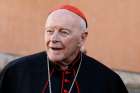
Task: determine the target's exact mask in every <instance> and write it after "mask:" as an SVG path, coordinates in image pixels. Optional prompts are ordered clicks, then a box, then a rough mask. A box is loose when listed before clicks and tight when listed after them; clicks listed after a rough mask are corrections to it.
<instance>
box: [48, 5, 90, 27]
mask: <svg viewBox="0 0 140 93" xmlns="http://www.w3.org/2000/svg"><path fill="white" fill-rule="evenodd" d="M59 9H66V10H68V11H71V12H73V13H74V14H76V15H78V16H80V17H81V18H82V19H84V21H85V23H86V28H87V26H88V24H87V19H86V17H85V15H84V14H83V13H82V12H81V11H80V9H78V8H77V7H75V6H72V5H62V6H59V7H56V8H54V9H52V10H51V11H50V12H49V14H50V13H52V12H54V11H56V10H59Z"/></svg>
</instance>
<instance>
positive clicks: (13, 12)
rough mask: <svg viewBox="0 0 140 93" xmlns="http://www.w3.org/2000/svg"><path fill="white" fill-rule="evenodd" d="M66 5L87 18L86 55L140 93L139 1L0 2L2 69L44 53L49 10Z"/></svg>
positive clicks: (0, 60) (60, 0)
mask: <svg viewBox="0 0 140 93" xmlns="http://www.w3.org/2000/svg"><path fill="white" fill-rule="evenodd" d="M63 4H71V5H74V6H76V7H78V8H79V9H81V10H82V12H84V14H85V15H86V17H87V21H88V32H89V35H88V39H87V42H86V44H85V50H86V52H87V54H88V55H90V56H92V57H94V58H95V59H97V60H99V61H101V62H102V63H103V64H105V65H107V66H108V67H110V68H111V69H113V70H114V71H116V72H117V73H118V74H119V75H120V76H121V77H122V79H123V81H124V82H125V84H126V86H127V88H128V89H129V91H130V93H140V37H139V35H140V12H139V9H140V0H0V69H2V68H3V67H4V66H5V65H6V64H7V63H8V62H10V61H11V60H13V59H15V58H18V57H21V56H25V55H29V54H33V53H36V52H40V51H42V50H44V35H43V34H44V24H45V20H46V17H47V14H48V11H49V10H50V9H52V8H53V7H56V6H58V5H63Z"/></svg>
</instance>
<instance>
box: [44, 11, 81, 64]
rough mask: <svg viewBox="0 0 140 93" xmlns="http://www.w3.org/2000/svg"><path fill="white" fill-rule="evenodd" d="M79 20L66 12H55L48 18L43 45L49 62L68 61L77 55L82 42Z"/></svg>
mask: <svg viewBox="0 0 140 93" xmlns="http://www.w3.org/2000/svg"><path fill="white" fill-rule="evenodd" d="M79 20H80V19H79V16H77V15H75V14H73V13H71V12H69V11H67V10H56V11H55V12H53V13H51V14H50V15H49V16H48V19H47V21H46V25H45V29H46V30H45V45H46V50H47V54H48V57H49V59H50V60H51V61H53V62H60V61H70V60H71V59H72V58H73V57H74V56H76V55H77V54H78V52H79V50H80V46H81V45H82V44H83V42H84V39H82V35H83V33H84V32H83V31H81V29H80V23H79V22H80V21H79Z"/></svg>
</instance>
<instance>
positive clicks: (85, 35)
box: [81, 32, 88, 42]
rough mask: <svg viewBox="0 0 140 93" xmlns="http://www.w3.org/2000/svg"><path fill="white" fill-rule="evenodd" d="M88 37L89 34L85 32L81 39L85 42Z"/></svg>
mask: <svg viewBox="0 0 140 93" xmlns="http://www.w3.org/2000/svg"><path fill="white" fill-rule="evenodd" d="M87 35H88V32H83V33H82V35H81V39H82V40H84V42H85V40H86V38H87Z"/></svg>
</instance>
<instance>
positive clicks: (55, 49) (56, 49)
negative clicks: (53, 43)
mask: <svg viewBox="0 0 140 93" xmlns="http://www.w3.org/2000/svg"><path fill="white" fill-rule="evenodd" d="M50 48H51V49H52V50H54V51H59V50H62V49H63V48H57V47H50Z"/></svg>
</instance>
